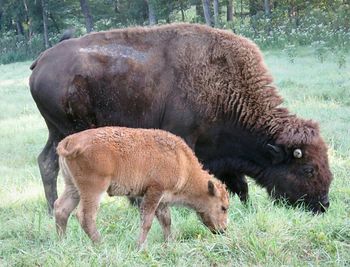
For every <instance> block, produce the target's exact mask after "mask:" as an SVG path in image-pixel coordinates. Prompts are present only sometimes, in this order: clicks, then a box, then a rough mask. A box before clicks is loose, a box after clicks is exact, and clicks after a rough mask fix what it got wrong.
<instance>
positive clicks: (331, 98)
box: [0, 47, 350, 266]
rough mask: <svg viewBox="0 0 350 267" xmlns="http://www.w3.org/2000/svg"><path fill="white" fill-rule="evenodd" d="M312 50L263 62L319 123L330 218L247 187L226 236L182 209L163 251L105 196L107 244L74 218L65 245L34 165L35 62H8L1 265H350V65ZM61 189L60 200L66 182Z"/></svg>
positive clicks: (0, 154)
mask: <svg viewBox="0 0 350 267" xmlns="http://www.w3.org/2000/svg"><path fill="white" fill-rule="evenodd" d="M313 53H314V52H313V51H312V49H305V48H300V47H295V52H294V55H295V56H294V63H293V64H292V63H290V59H289V57H288V56H287V55H286V53H284V52H281V51H276V50H268V51H266V52H265V56H266V62H267V65H268V66H269V67H270V69H271V71H272V73H273V75H274V76H275V77H276V78H277V79H276V83H277V85H278V86H279V87H280V88H281V89H280V92H281V94H282V96H283V97H284V98H285V99H286V101H287V102H286V106H287V107H288V108H289V109H290V110H291V111H292V112H296V113H297V114H298V115H300V116H303V117H305V118H312V119H315V120H317V121H318V122H319V123H320V127H321V132H322V135H323V136H324V138H325V140H326V142H327V144H328V146H329V158H330V166H331V169H332V172H333V175H334V181H333V184H332V186H331V189H330V202H331V205H330V208H329V211H328V212H327V213H326V214H324V215H319V216H313V215H312V214H310V213H308V212H306V211H304V210H303V209H302V208H301V207H300V208H289V207H285V206H283V205H274V204H273V202H272V201H271V200H270V199H269V198H268V196H267V194H266V192H265V191H264V190H263V189H261V188H260V187H258V186H256V185H255V184H254V182H253V181H252V180H249V184H250V197H251V202H250V203H249V204H248V205H243V204H242V203H240V201H239V200H238V198H237V196H234V197H233V196H232V197H231V206H230V209H229V217H230V223H229V227H228V230H227V233H226V234H225V235H213V234H211V233H210V231H208V230H207V229H206V228H205V227H204V226H203V225H202V224H201V223H200V221H199V220H198V219H197V218H196V216H195V214H194V213H193V212H192V211H189V210H187V209H184V208H181V207H174V208H172V222H173V225H172V231H173V235H172V240H171V241H170V242H169V243H168V244H164V243H163V238H162V236H161V228H160V226H159V224H158V223H157V222H154V225H153V227H152V229H151V232H150V235H149V239H148V246H147V248H146V249H145V250H144V251H142V252H138V251H137V250H136V246H135V242H136V239H137V236H138V231H139V214H138V211H137V210H136V209H135V208H132V207H130V206H129V204H128V202H127V201H126V199H124V198H107V197H106V196H105V197H104V198H103V202H102V207H101V209H100V212H99V215H98V218H97V223H98V228H99V229H100V230H101V232H102V235H103V242H102V243H101V244H100V245H96V246H94V245H92V244H91V242H90V240H89V239H88V238H87V237H86V235H85V234H84V233H83V231H82V230H81V227H80V226H79V224H78V222H77V220H76V218H75V216H72V218H70V220H69V222H68V232H67V237H66V238H64V239H63V240H59V239H58V238H57V235H56V233H55V223H54V220H53V219H52V218H50V217H49V216H48V215H47V209H46V203H45V200H44V199H45V197H44V190H43V186H42V182H41V178H40V173H39V169H38V166H37V161H36V157H37V155H38V154H39V153H40V151H41V149H42V148H43V146H44V144H45V142H46V138H47V129H46V126H45V122H44V120H43V119H42V117H41V115H40V114H39V111H38V110H37V108H36V106H35V103H34V102H33V100H32V98H31V96H30V92H29V89H28V76H29V75H30V70H29V65H30V64H31V62H23V63H13V64H8V65H0V94H1V96H2V97H1V98H0V128H1V129H2V130H1V132H0V173H1V179H0V199H1V201H0V248H1V249H0V265H1V266H315V265H316V266H349V264H350V220H349V215H350V180H349V177H348V176H349V173H350V158H349V151H350V139H349V123H350V101H349V99H350V91H349V90H348V88H349V87H350V80H349V79H348V76H347V73H349V72H350V65H349V64H347V65H345V66H344V69H343V70H339V69H338V68H337V66H336V64H335V63H334V62H332V61H328V60H326V61H325V62H324V63H323V64H319V63H318V61H317V59H316V58H315V57H314V56H313ZM345 60H346V61H347V62H349V60H350V56H349V55H347V56H346V58H345ZM58 182H59V193H62V189H63V188H62V183H63V181H62V177H59V178H58Z"/></svg>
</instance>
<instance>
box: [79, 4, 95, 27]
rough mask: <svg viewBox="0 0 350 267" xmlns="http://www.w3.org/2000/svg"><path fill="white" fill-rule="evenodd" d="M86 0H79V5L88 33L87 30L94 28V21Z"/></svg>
mask: <svg viewBox="0 0 350 267" xmlns="http://www.w3.org/2000/svg"><path fill="white" fill-rule="evenodd" d="M87 1H88V0H80V7H81V11H82V12H83V14H84V17H85V27H86V32H88V33H89V32H92V30H93V28H94V23H93V21H92V16H91V13H90V8H89V3H88V2H87Z"/></svg>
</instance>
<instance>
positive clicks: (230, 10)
mask: <svg viewBox="0 0 350 267" xmlns="http://www.w3.org/2000/svg"><path fill="white" fill-rule="evenodd" d="M226 18H227V21H233V4H232V0H228V1H227V17H226Z"/></svg>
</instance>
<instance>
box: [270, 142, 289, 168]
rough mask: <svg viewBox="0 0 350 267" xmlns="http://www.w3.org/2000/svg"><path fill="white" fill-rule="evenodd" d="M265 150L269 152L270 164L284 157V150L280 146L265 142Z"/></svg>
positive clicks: (278, 161) (276, 162) (279, 161)
mask: <svg viewBox="0 0 350 267" xmlns="http://www.w3.org/2000/svg"><path fill="white" fill-rule="evenodd" d="M266 147H267V151H268V152H269V155H270V158H271V161H272V164H278V163H281V162H282V161H283V160H284V158H285V152H284V150H283V148H282V147H281V146H278V145H272V144H267V145H266Z"/></svg>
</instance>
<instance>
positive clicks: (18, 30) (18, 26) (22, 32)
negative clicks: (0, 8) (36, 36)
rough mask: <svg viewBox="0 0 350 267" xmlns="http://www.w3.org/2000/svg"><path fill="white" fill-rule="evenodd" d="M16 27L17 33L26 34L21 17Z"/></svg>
mask: <svg viewBox="0 0 350 267" xmlns="http://www.w3.org/2000/svg"><path fill="white" fill-rule="evenodd" d="M16 28H17V35H24V30H23V26H22V22H21V21H20V19H19V18H17V20H16Z"/></svg>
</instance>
